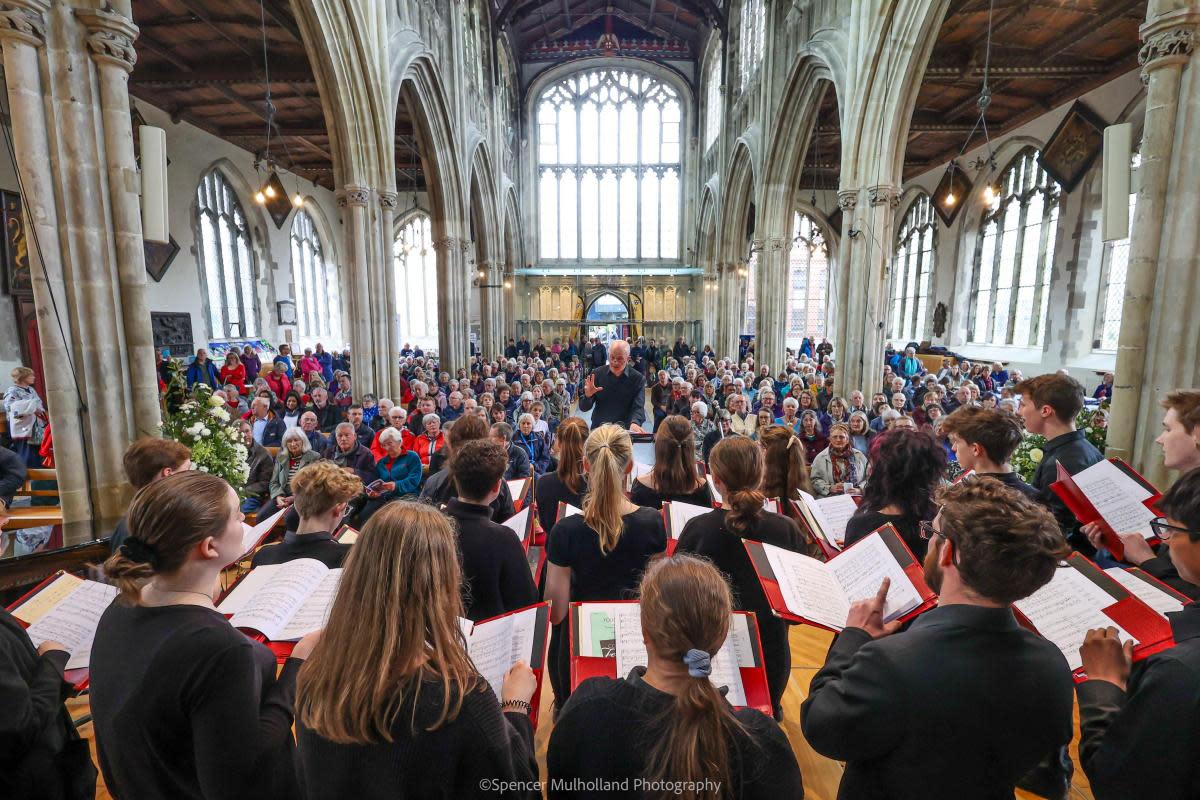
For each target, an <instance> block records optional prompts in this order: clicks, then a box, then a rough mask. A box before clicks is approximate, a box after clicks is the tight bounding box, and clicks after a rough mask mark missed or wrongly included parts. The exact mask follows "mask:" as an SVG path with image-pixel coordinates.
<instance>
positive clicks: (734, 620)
mask: <svg viewBox="0 0 1200 800" xmlns="http://www.w3.org/2000/svg"><path fill="white" fill-rule="evenodd" d="M579 631H580V634H579V653H578V655H579V656H582V657H598V658H615V659H616V660H617V677H619V678H625V677H628V675H629V671H630V670H632V669H633V668H634V667H639V666H640V667H644V666H646V664H647V663H648V658H647V655H646V645H645V642H644V641H643V639H642V607H641V605H639V604H638V603H583V604H581V605H580V607H579ZM756 665H757V661H756V659H755V657H754V641H753V638H752V637H751V635H750V629H749V625H748V623H747V618H746V615H745V614H732V615H731V616H730V620H729V636H728V637H727V638H726V639H725V644H723V645H722V646H721V649H720V650H719V651H717V652H716V653H715V654H713V656H712V674H711V675H709V680H710V681H712V684H713V685H714V686H718V687H720V686H727V687H729V691H728V693H727V694H726V698H727V699H728V700H729V703H730V705H733V706H745V705H747V703H746V691H745V687H744V686H743V684H742V674H741V671H740V669H741V668H742V667H754V666H756Z"/></svg>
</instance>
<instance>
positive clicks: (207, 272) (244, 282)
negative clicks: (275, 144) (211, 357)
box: [196, 169, 258, 339]
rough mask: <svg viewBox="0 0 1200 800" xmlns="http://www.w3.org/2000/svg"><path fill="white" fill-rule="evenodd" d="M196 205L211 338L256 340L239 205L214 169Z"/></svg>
mask: <svg viewBox="0 0 1200 800" xmlns="http://www.w3.org/2000/svg"><path fill="white" fill-rule="evenodd" d="M196 195H197V198H198V200H199V224H200V244H201V247H200V269H201V273H202V275H203V277H204V290H205V292H206V294H207V297H208V323H209V327H210V329H211V332H212V337H213V338H214V339H235V338H243V337H247V336H257V335H258V305H257V298H256V296H255V292H254V255H253V251H252V249H251V246H250V232H249V229H248V228H247V226H246V215H245V213H243V212H242V204H241V203H239V202H238V199H237V195H236V194H235V193H234V191H233V187H232V186H230V185H229V181H228V180H226V178H225V176H224V175H222V174H221V171H220V170H217V169H214V170H212V171H210V172H209V173H208V174H207V175H205V176H204V177H203V178H202V179H201V180H200V187H199V188H198V189H197V190H196Z"/></svg>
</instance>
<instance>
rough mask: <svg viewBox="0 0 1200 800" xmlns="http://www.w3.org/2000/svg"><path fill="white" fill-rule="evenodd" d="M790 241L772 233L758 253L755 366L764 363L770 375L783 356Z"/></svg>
mask: <svg viewBox="0 0 1200 800" xmlns="http://www.w3.org/2000/svg"><path fill="white" fill-rule="evenodd" d="M791 249H792V241H791V239H789V238H787V237H783V236H771V237H769V238H767V239H766V240H765V241H764V242H763V249H762V252H760V253H759V255H758V275H757V282H758V286H757V287H756V288H757V291H756V294H757V298H756V300H757V303H758V323H757V326H756V328H757V329H756V330H755V334H754V341H755V353H757V355H758V365H762V364H767V365H769V366H770V367H771V374H772V375H774V374H775V373H777V372H778V371H779V370H780V369H781V368H782V367H783V364H784V361H785V360H786V359H785V358H784V348H785V346H786V345H785V339H786V334H787V301H788V292H789V290H790V289H791V280H790V275H789V269H788V267H789V259H790V257H791Z"/></svg>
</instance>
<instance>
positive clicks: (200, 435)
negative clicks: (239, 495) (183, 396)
mask: <svg viewBox="0 0 1200 800" xmlns="http://www.w3.org/2000/svg"><path fill="white" fill-rule="evenodd" d="M169 393H170V388H169V387H168V394H169ZM163 437H164V438H167V439H174V440H175V441H177V442H180V443H181V444H185V445H187V446H188V447H190V448H191V449H192V464H193V465H194V466H195V468H196V469H199V470H201V471H203V472H208V473H211V474H213V475H216V476H218V477H221V478H224V479H225V480H226V481H228V482H229V485H230V486H232V487H233V488H234V489H236V490H237V491H239V492H240V491H241V490H242V487H243V486H245V485H246V480H247V479H248V478H249V477H250V465H249V464H248V463H247V461H246V457H247V455H248V451H247V450H246V444H245V442H244V441H243V440H242V434H241V432H240V431H239V430H238V427H237V425H236V421H235V420H232V415H231V414H230V413H229V408H228V407H227V406H226V405H225V403H224V401H222V400H221V398H219V397H214V396H213V392H212V389H210V388H209V387H207V386H205V385H203V384H197V385H196V389H195V391H194V392H193V396H192V399H190V400H184V401H183V402H181V403H180V404H179V407H178V410H176V411H175V412H174V413H173V414H171V415H170V416H169V417H168V418H167V420H166V422H165V423H164V424H163Z"/></svg>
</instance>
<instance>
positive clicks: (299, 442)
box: [258, 428, 321, 519]
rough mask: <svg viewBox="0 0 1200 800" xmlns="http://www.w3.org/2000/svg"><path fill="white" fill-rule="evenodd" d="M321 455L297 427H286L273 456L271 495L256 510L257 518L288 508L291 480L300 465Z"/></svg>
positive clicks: (290, 501) (290, 502)
mask: <svg viewBox="0 0 1200 800" xmlns="http://www.w3.org/2000/svg"><path fill="white" fill-rule="evenodd" d="M320 458H321V455H320V454H319V453H318V452H317V451H315V450H313V449H312V445H310V444H309V441H308V437H307V436H306V435H305V434H304V431H302V430H300V429H299V428H288V429H287V431H286V432H285V433H284V434H283V446H282V447H281V448H279V454H278V455H277V456H275V467H274V469H273V470H272V471H271V496H270V497H269V498H268V499H267V502H265V503H263V504H262V508H260V509H259V510H258V517H259V519H266V518H267V517H270V516H273V515H274V514H275V512H277V511H279V510H280V509H281V508H290V507H291V505H292V502H293V497H292V489H291V480H292V476H294V475H295V474H296V473H297V472H298V471H299V470H300V468H301V467H304V466H308V465H309V464H311V463H313V462H314V461H317V460H318V459H320Z"/></svg>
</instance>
